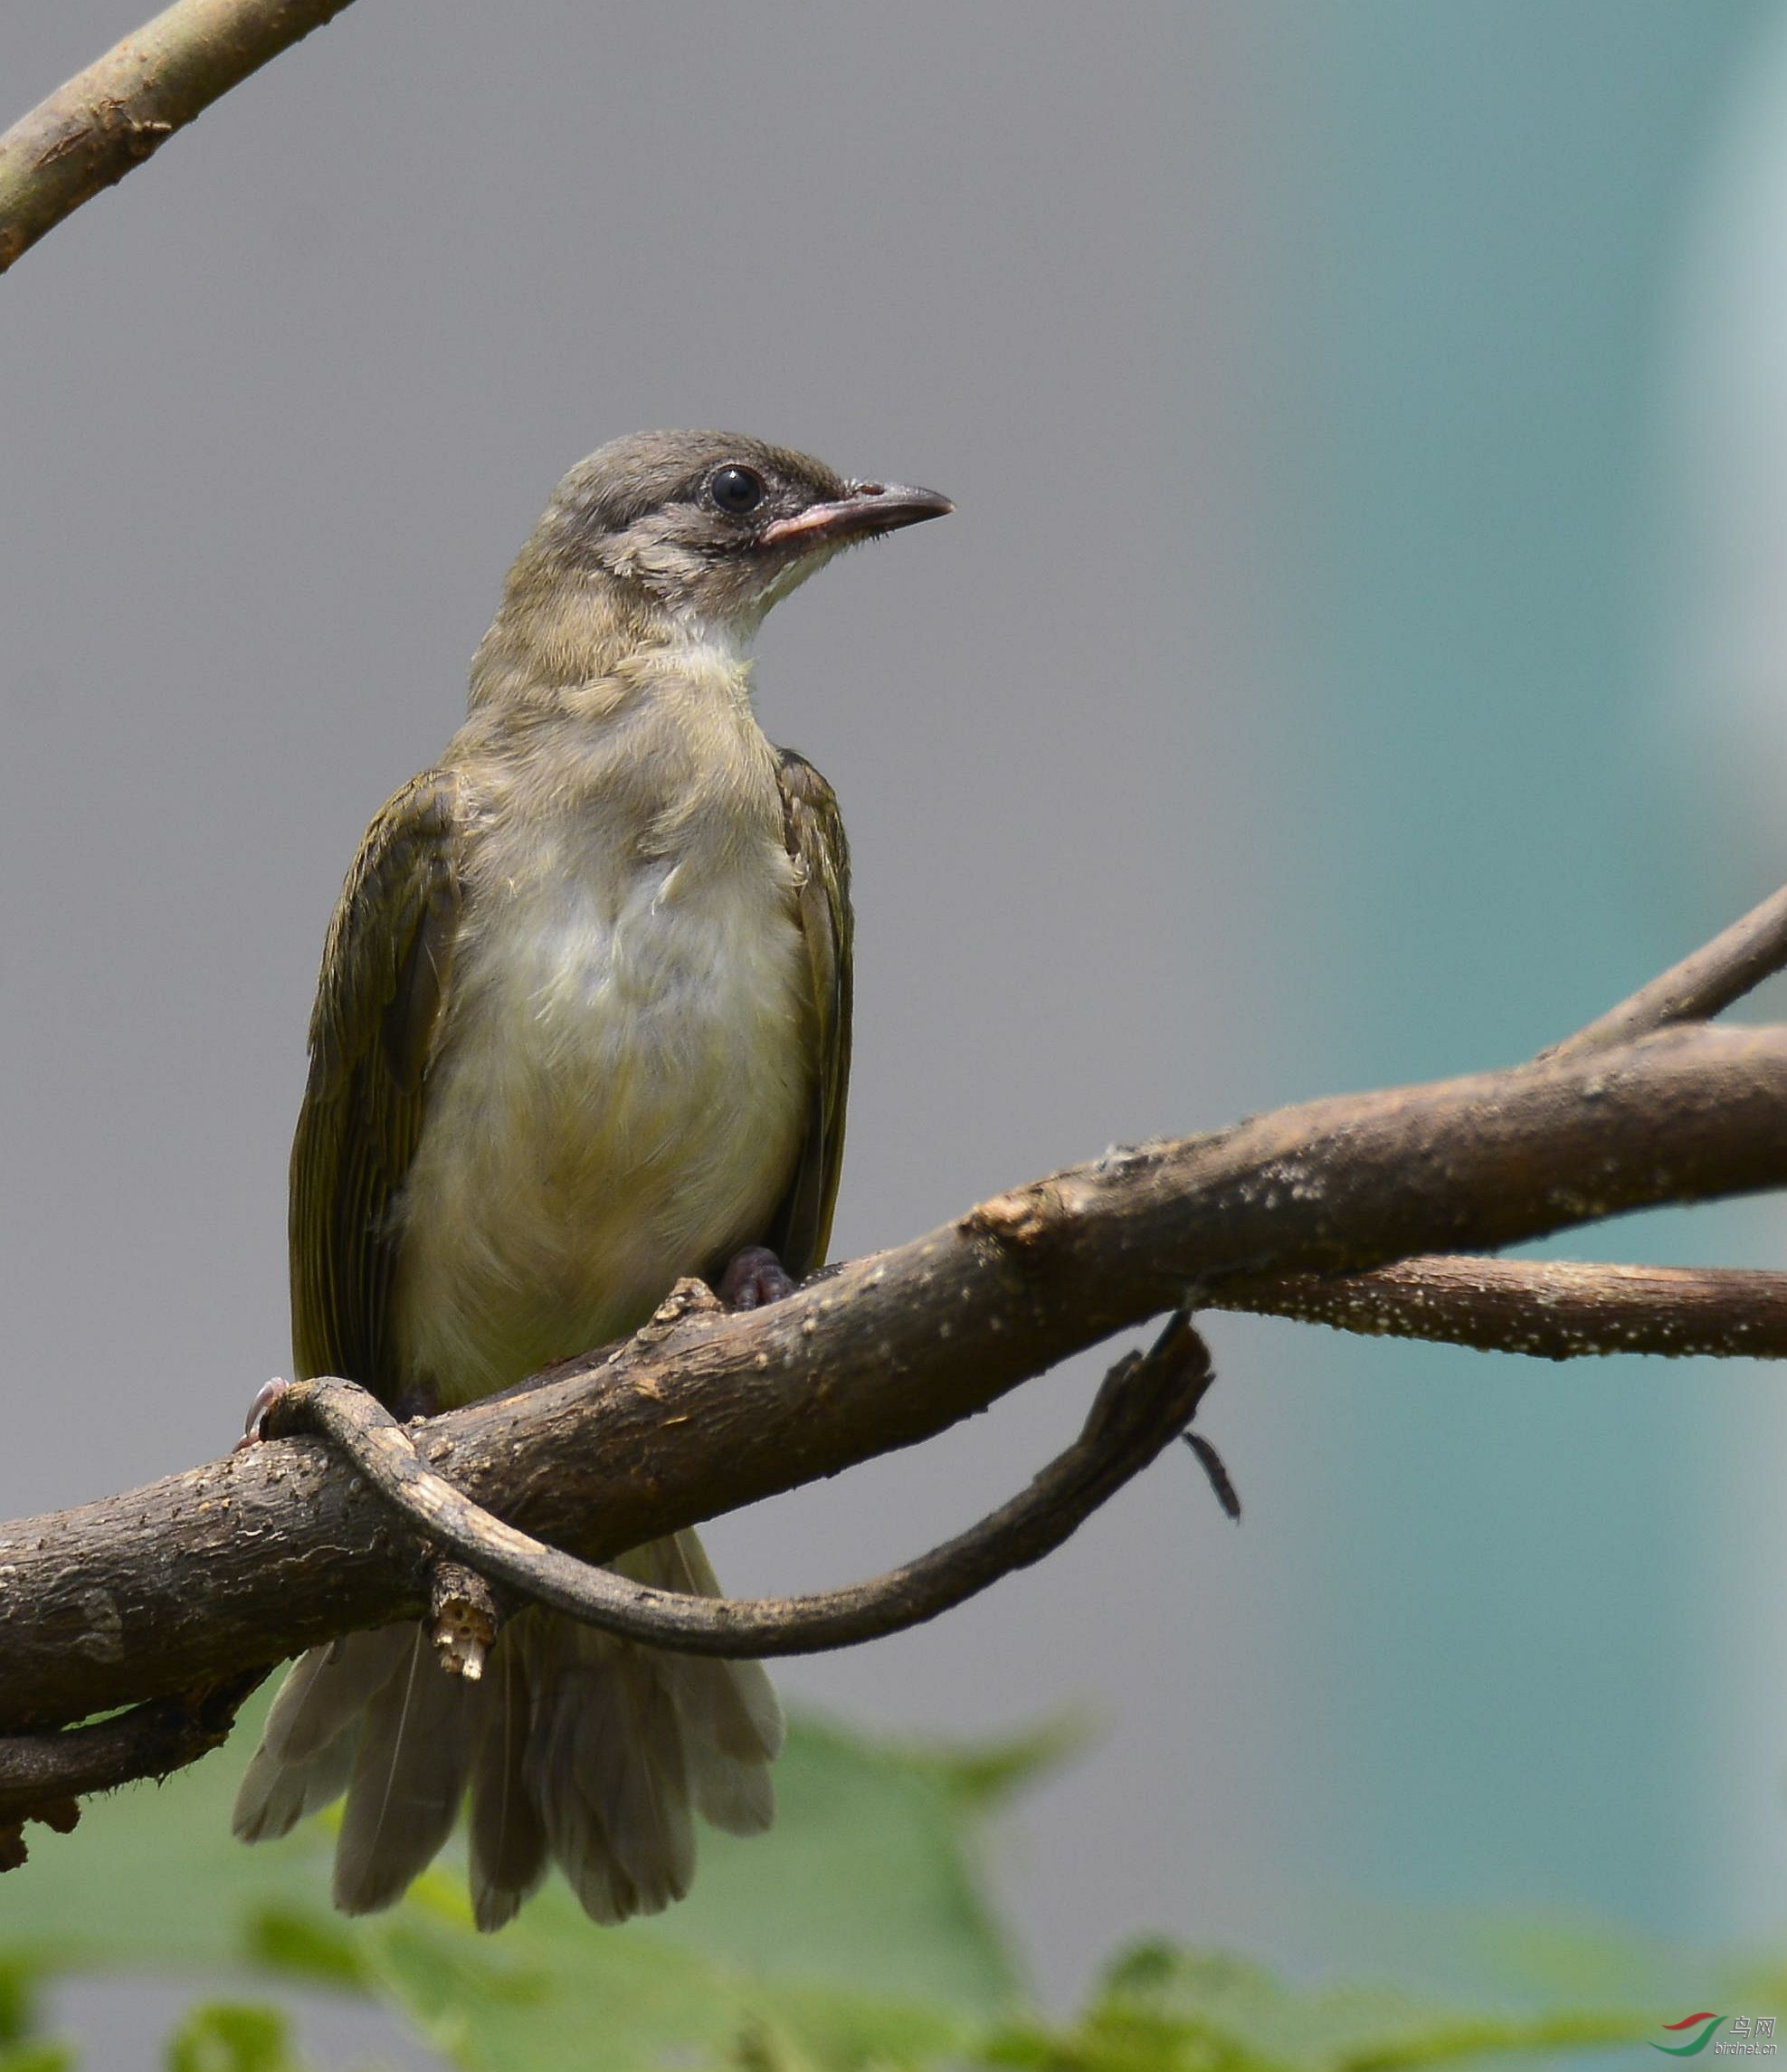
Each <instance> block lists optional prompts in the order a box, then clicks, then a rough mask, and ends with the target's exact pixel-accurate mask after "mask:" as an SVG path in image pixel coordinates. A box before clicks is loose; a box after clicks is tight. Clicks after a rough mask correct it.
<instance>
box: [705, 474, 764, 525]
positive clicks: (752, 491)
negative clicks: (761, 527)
mask: <svg viewBox="0 0 1787 2072" xmlns="http://www.w3.org/2000/svg"><path fill="white" fill-rule="evenodd" d="M708 494H709V495H710V496H711V497H712V498H713V499H714V502H715V503H716V504H717V505H718V507H719V508H720V509H721V510H723V511H729V512H730V513H731V514H732V516H733V517H734V518H742V517H743V516H744V515H745V513H746V511H754V510H756V508H757V506H758V505H759V504H760V503H762V501H763V500H764V496H765V489H764V484H763V477H762V476H761V475H759V474H756V473H754V472H753V470H751V469H749V468H740V467H737V466H733V467H727V468H717V469H715V470H714V479H713V480H712V481H711V482H709V483H708Z"/></svg>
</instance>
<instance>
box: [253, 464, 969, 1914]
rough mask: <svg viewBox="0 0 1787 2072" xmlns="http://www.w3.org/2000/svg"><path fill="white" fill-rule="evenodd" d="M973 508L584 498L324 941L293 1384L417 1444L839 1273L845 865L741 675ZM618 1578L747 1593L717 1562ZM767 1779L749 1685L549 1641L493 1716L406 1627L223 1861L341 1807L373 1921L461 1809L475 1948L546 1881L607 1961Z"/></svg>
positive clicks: (294, 1708) (638, 467) (341, 1671)
mask: <svg viewBox="0 0 1787 2072" xmlns="http://www.w3.org/2000/svg"><path fill="white" fill-rule="evenodd" d="M952 508H954V507H953V506H952V505H951V503H950V501H949V499H947V498H946V497H943V496H940V495H938V494H937V493H936V491H934V490H930V489H917V488H912V487H908V486H906V485H904V484H899V483H894V482H887V481H875V480H846V479H845V478H844V477H842V476H840V475H838V474H837V473H835V472H834V471H833V470H832V469H831V468H829V467H828V466H826V465H825V464H824V463H823V462H822V461H817V460H814V459H813V458H812V457H811V456H809V455H806V454H803V453H800V452H796V451H792V450H790V449H788V448H785V447H780V446H775V445H770V444H767V443H765V442H763V441H760V440H756V439H752V438H746V437H743V436H740V435H737V434H734V433H730V432H708V431H697V432H642V433H639V434H635V435H633V436H631V437H628V438H623V439H618V440H615V441H613V442H611V443H609V444H607V445H605V446H603V447H601V448H600V449H599V450H598V451H595V452H594V453H593V454H591V455H590V456H589V457H588V458H587V459H586V460H585V461H581V462H580V463H579V464H578V465H577V466H575V467H574V468H573V469H572V470H570V472H569V473H568V474H566V476H565V478H564V479H563V480H562V481H560V482H559V484H558V486H557V488H556V490H555V491H554V493H553V495H552V498H551V499H550V501H549V502H548V504H547V508H546V511H545V514H544V516H543V517H542V518H540V520H539V523H538V525H537V527H536V528H535V529H534V531H533V533H532V535H531V537H529V538H528V542H527V544H526V545H525V546H524V547H523V548H522V550H521V553H520V555H519V556H518V559H517V560H516V562H515V564H514V566H513V567H512V568H511V569H510V570H509V577H508V580H507V583H506V585H505V586H504V590H503V594H502V597H501V601H500V604H499V608H498V610H497V613H496V616H495V619H494V620H493V622H492V623H491V625H490V630H489V632H487V633H486V634H485V636H484V639H483V641H482V642H481V644H480V647H479V649H478V651H477V654H476V656H475V658H474V660H473V661H472V665H471V696H470V699H469V704H468V711H467V718H466V720H465V723H464V725H463V726H462V727H461V728H460V729H459V731H458V732H457V733H456V734H455V735H454V736H453V737H452V740H451V741H450V742H449V743H448V745H447V747H446V749H445V751H444V752H443V753H442V756H441V757H440V759H439V761H438V762H437V763H436V764H435V765H434V766H433V767H432V769H429V770H426V771H424V772H423V774H422V775H419V776H417V777H415V778H413V780H412V781H411V782H410V783H409V784H405V785H404V787H403V789H402V790H401V791H399V792H398V793H396V794H395V795H394V797H393V798H392V799H391V800H390V801H389V802H388V803H386V804H385V807H384V808H383V809H382V810H381V812H380V813H378V814H377V816H376V818H375V820H374V821H373V822H372V825H371V827H370V828H369V829H368V831H367V832H366V837H365V839H364V841H362V843H361V845H360V848H359V851H358V853H357V854H356V857H355V859H354V861H353V864H352V866H351V868H350V869H349V870H348V873H347V880H346V883H345V885H344V887H343V889H342V892H341V896H340V899H339V901H338V903H337V907H336V909H335V913H334V917H333V918H332V920H331V921H330V923H329V927H328V936H327V938H326V942H325V946H324V951H323V959H322V969H321V974H320V976H319V979H318V988H317V995H316V1004H315V1007H314V1009H313V1011H312V1014H311V1019H310V1023H309V1077H308V1080H307V1084H306V1088H305V1092H304V1097H303V1100H302V1104H301V1107H300V1110H299V1118H298V1125H297V1130H296V1134H295V1137H294V1141H293V1145H292V1155H291V1172H290V1216H289V1221H290V1254H291V1307H292V1342H293V1343H292V1353H293V1359H294V1363H295V1371H296V1373H297V1374H298V1375H299V1377H300V1378H304V1377H309V1376H313V1375H321V1374H335V1375H341V1376H346V1377H347V1378H348V1379H351V1380H353V1381H356V1382H358V1383H361V1384H363V1385H364V1386H365V1387H366V1388H367V1389H369V1390H370V1391H372V1392H374V1393H375V1395H376V1396H378V1397H379V1399H380V1400H381V1401H382V1402H385V1403H386V1404H387V1405H388V1406H390V1407H391V1408H392V1409H393V1410H394V1411H396V1412H397V1413H399V1414H400V1415H403V1416H405V1417H408V1416H415V1415H427V1414H432V1413H433V1412H435V1411H440V1410H443V1409H448V1408H452V1407H453V1406H455V1405H458V1404H461V1403H463V1402H469V1401H471V1400H473V1399H475V1398H477V1397H480V1396H482V1395H486V1394H489V1393H490V1392H494V1391H498V1390H501V1389H504V1388H508V1387H509V1386H511V1385H512V1384H513V1383H517V1382H518V1381H520V1380H522V1379H523V1378H524V1377H526V1376H527V1375H528V1374H531V1373H535V1372H537V1370H538V1369H540V1368H541V1367H543V1366H546V1365H547V1364H550V1363H552V1362H555V1361H557V1360H560V1359H564V1358H566V1357H567V1356H570V1355H573V1354H578V1353H581V1352H584V1351H585V1350H587V1349H589V1348H591V1347H594V1346H598V1345H604V1344H605V1343H607V1342H609V1341H610V1340H613V1339H614V1338H616V1337H619V1336H622V1335H624V1334H626V1333H628V1332H630V1331H632V1330H634V1329H636V1328H638V1327H639V1326H641V1325H642V1324H643V1323H644V1322H645V1321H646V1320H647V1319H648V1318H649V1317H650V1316H651V1313H652V1311H653V1309H654V1308H655V1307H657V1305H658V1304H659V1303H660V1302H661V1300H662V1298H663V1297H665V1295H666V1294H667V1293H668V1292H669V1290H670V1288H671V1287H672V1286H673V1285H674V1283H675V1282H676V1281H677V1280H678V1279H679V1278H682V1277H684V1276H687V1275H699V1276H700V1277H702V1278H705V1279H707V1280H708V1281H709V1282H710V1284H712V1285H714V1286H715V1288H716V1290H717V1292H718V1294H719V1296H720V1297H721V1298H722V1300H724V1301H726V1302H727V1303H729V1304H730V1305H732V1306H733V1307H755V1306H756V1305H757V1304H759V1303H762V1302H765V1301H770V1300H774V1299H775V1298H777V1297H779V1296H781V1295H783V1294H785V1293H787V1292H788V1291H789V1290H790V1289H791V1288H793V1287H794V1284H795V1282H796V1281H797V1280H798V1279H799V1278H801V1277H803V1275H805V1274H807V1273H809V1272H811V1271H812V1270H813V1269H814V1268H815V1267H817V1266H818V1265H820V1264H822V1261H823V1259H824V1256H825V1249H826V1245H827V1242H828V1240H829V1237H830V1231H831V1224H832V1210H833V1204H834V1202H835V1201H836V1198H837V1192H838V1183H839V1174H840V1170H841V1155H842V1146H843V1128H844V1098H845V1091H846V1085H847V1080H848V1077H849V1066H850V1050H851V947H852V940H851V906H850V865H849V855H848V851H847V848H846V844H845V839H844V830H843V823H842V821H841V817H840V813H839V809H838V803H837V800H836V797H835V795H834V794H833V793H832V788H831V786H830V785H829V784H827V783H826V782H825V780H824V779H823V778H822V776H821V775H819V773H818V772H817V771H816V770H815V769H814V768H813V765H811V764H810V763H808V762H806V761H805V760H804V759H803V757H802V756H798V755H796V754H794V752H793V751H792V750H789V749H777V748H775V747H773V746H771V745H770V743H769V741H768V739H767V737H765V734H764V732H763V730H762V728H761V727H760V726H759V725H758V723H757V719H756V715H755V712H754V709H753V706H752V700H751V672H752V661H751V652H752V643H753V640H754V637H755V635H756V632H757V629H758V627H759V626H760V624H761V623H762V621H763V618H764V616H765V613H767V612H768V611H769V610H770V608H771V607H772V606H773V605H774V604H777V603H779V602H780V601H781V600H782V599H783V598H784V597H785V596H787V595H788V594H789V593H790V592H791V591H793V590H794V588H795V587H796V586H797V585H800V584H801V583H803V582H804V581H805V580H806V578H807V577H808V576H809V575H813V573H814V572H815V571H816V570H817V569H819V568H820V567H822V566H823V565H824V564H825V563H826V562H827V561H828V560H830V559H831V558H832V556H835V555H836V554H838V553H839V552H840V551H841V549H843V548H845V547H850V546H851V545H853V544H855V543H857V542H859V541H863V540H868V539H872V538H875V537H879V536H880V535H883V534H886V533H889V532H892V531H894V530H896V529H898V528H902V527H907V526H911V525H916V524H917V523H920V522H921V521H924V520H927V519H929V518H939V517H942V516H944V515H945V514H946V513H947V512H948V511H950V510H951V509H952ZM613 1566H614V1567H615V1568H617V1569H619V1570H621V1571H622V1572H623V1573H625V1574H627V1575H630V1576H632V1578H634V1579H635V1580H636V1581H640V1582H643V1583H651V1584H653V1585H655V1586H657V1587H660V1588H663V1589H670V1590H680V1591H692V1592H703V1593H706V1594H708V1595H717V1594H718V1583H717V1582H716V1580H715V1577H714V1573H713V1570H712V1568H711V1566H710V1565H709V1564H708V1559H707V1556H706V1554H705V1553H704V1552H703V1550H702V1547H701V1544H700V1542H699V1539H698V1537H697V1536H696V1535H695V1534H694V1533H693V1532H690V1531H684V1532H680V1533H677V1534H676V1535H673V1536H672V1537H669V1538H665V1539H661V1540H656V1541H653V1542H651V1543H650V1544H647V1545H644V1546H642V1547H638V1548H634V1549H632V1550H631V1551H630V1552H629V1553H628V1554H623V1555H622V1556H621V1557H619V1558H618V1559H617V1560H616V1561H615V1562H614V1563H613ZM782 1738H783V1721H782V1714H781V1710H780V1706H779V1705H778V1702H777V1699H776V1696H775V1688H774V1687H773V1685H772V1684H771V1682H770V1680H769V1678H768V1676H767V1675H766V1673H765V1670H764V1669H763V1668H762V1666H761V1664H759V1663H756V1662H748V1661H736V1662H732V1661H719V1660H708V1659H697V1658H694V1657H689V1656H680V1655H675V1654H670V1653H665V1652H662V1651H660V1650H654V1649H646V1648H642V1647H639V1646H637V1645H635V1644H633V1643H631V1642H628V1641H624V1640H618V1639H615V1638H613V1637H611V1636H609V1635H607V1634H604V1633H601V1632H598V1631H596V1630H594V1629H592V1628H588V1627H585V1626H581V1625H579V1624H577V1623H576V1622H575V1621H572V1620H569V1619H567V1618H566V1617H564V1616H562V1615H560V1614H557V1613H551V1612H547V1611H544V1610H543V1609H541V1608H539V1607H533V1608H529V1609H528V1610H526V1611H522V1612H521V1613H520V1614H519V1615H518V1617H516V1618H514V1619H512V1620H511V1621H509V1623H508V1624H507V1625H506V1626H505V1627H504V1628H503V1630H502V1631H501V1632H500V1633H499V1636H498V1638H497V1640H496V1642H495V1644H494V1646H493V1648H492V1649H491V1650H490V1659H489V1661H488V1663H487V1664H486V1666H485V1668H484V1672H483V1675H482V1676H481V1678H480V1679H479V1680H478V1681H476V1682H472V1681H469V1680H467V1679H466V1678H460V1677H454V1676H450V1675H449V1674H447V1673H446V1671H445V1670H444V1669H443V1668H442V1667H441V1666H440V1664H439V1663H437V1661H436V1660H435V1659H434V1656H433V1652H432V1648H431V1646H430V1643H429V1640H428V1637H427V1634H426V1632H425V1631H424V1630H423V1627H421V1626H420V1625H415V1624H407V1625H398V1626H390V1627H385V1628H381V1629H378V1630H370V1631H361V1632H356V1633H352V1634H349V1635H347V1637H346V1638H345V1639H343V1640H337V1641H336V1642H335V1643H333V1644H332V1645H330V1646H327V1647H322V1648H318V1649H312V1650H311V1651H310V1652H309V1654H306V1655H304V1656H302V1657H300V1658H299V1660H298V1661H297V1662H296V1663H295V1664H294V1665H293V1666H292V1668H290V1671H289V1672H288V1674H287V1677H286V1679H285V1681H284V1683H283V1684H282V1686H281V1687H280V1690H279V1692H278V1694H277V1696H276V1697H275V1698H274V1700H273V1703H272V1706H271V1708H270V1710H269V1712H268V1716H267V1719H266V1723H265V1726H264V1729H263V1731H262V1734H261V1741H260V1744H259V1746H258V1747H257V1748H256V1750H255V1752H254V1754H253V1755H252V1758H251V1760H250V1762H249V1764H248V1767H247V1769H246V1771H245V1773H244V1774H243V1777H242V1783H241V1787H240V1790H239V1792H238V1794H237V1797H236V1801H235V1806H234V1811H233V1830H234V1832H235V1833H236V1834H237V1835H238V1836H239V1837H241V1838H242V1839H244V1840H248V1841H259V1840H262V1839H268V1838H271V1837H273V1836H276V1835H280V1834H284V1833H286V1832H287V1831H289V1830H290V1829H291V1827H292V1826H293V1825H294V1824H295V1823H296V1822H297V1821H298V1820H299V1819H300V1818H301V1817H302V1816H303V1815H305V1814H306V1813H309V1812H312V1811H316V1810H318V1808H320V1807H322V1806H325V1805H328V1804H329V1803H331V1802H332V1801H334V1800H336V1799H337V1798H339V1797H342V1796H343V1795H344V1794H345V1797H346V1805H345V1809H344V1811H343V1813H342V1817H341V1822H340V1828H339V1831H338V1834H337V1846H336V1855H335V1867H334V1882H333V1898H334V1902H335V1904H336V1906H337V1907H339V1908H340V1909H341V1910H342V1911H343V1912H345V1913H347V1914H363V1913H366V1912H370V1911H373V1910H375V1909H377V1908H381V1907H385V1906H390V1905H392V1904H393V1903H394V1901H396V1900H397V1899H398V1898H399V1897H400V1896H402V1895H403V1893H404V1891H405V1890H406V1889H407V1887H408V1886H409V1885H410V1883H411V1882H412V1880H413V1878H414V1877H416V1876H417V1875H418V1874H419V1873H420V1872H421V1871H422V1870H423V1868H425V1867H426V1866H427V1865H428V1864H429V1863H430V1862H431V1861H432V1859H433V1858H434V1856H435V1855H436V1853H437V1852H438V1851H439V1849H441V1848H442V1845H443V1843H444V1842H445V1841H446V1839H447V1838H448V1836H449V1834H450V1833H451V1831H452V1827H453V1823H454V1821H455V1819H456V1817H457V1814H458V1811H459V1808H460V1806H461V1801H464V1800H466V1799H467V1798H469V1800H470V1808H471V1812H470V1824H469V1848H468V1856H469V1863H470V1878H471V1903H472V1912H473V1915H474V1917H475V1919H476V1921H477V1924H478V1925H479V1927H480V1928H481V1929H485V1930H493V1929H496V1928H499V1927H501V1926H502V1925H504V1924H505V1923H506V1922H508V1921H509V1920H510V1919H512V1918H513V1917H514V1915H515V1914H516V1912H517V1910H518V1908H519V1906H521V1904H522V1902H523V1901H524V1900H525V1899H526V1898H527V1897H528V1895H529V1894H531V1893H532V1892H533V1891H535V1890H536V1889H537V1887H539V1885H540V1884H541V1882H542V1881H543V1879H544V1877H546V1875H547V1870H548V1868H549V1867H550V1866H551V1865H552V1864H555V1863H556V1865H557V1866H558V1868H560V1869H561V1870H562V1871H563V1873H564V1874H565V1876H566V1878H567V1879H568V1881H569V1883H570V1885H571V1887H572V1889H573V1890H574V1892H575V1895H576V1897H577V1899H578V1900H579V1902H580V1903H581V1905H582V1906H583V1908H584V1911H585V1913H586V1914H587V1915H589V1916H590V1917H591V1918H592V1919H593V1920H595V1921H597V1922H614V1921H621V1920H624V1919H626V1918H628V1917H629V1916H631V1915H634V1914H644V1913H653V1912H657V1911H659V1910H661V1908H663V1907H664V1906H668V1905H669V1904H670V1902H672V1901H673V1900H676V1899H679V1898H680V1897H681V1896H683V1895H684V1894H686V1892H687V1891H688V1889H689V1881H690V1879H691V1877H692V1876H693V1874H694V1868H695V1850H696V1844H695V1833H694V1825H693V1821H692V1819H691V1813H693V1812H699V1814H700V1815H701V1816H702V1817H703V1819H705V1820H707V1821H708V1822H709V1823H711V1824H712V1825H713V1826H715V1827H717V1828H719V1829H722V1830H726V1831H727V1832H730V1833H734V1834H753V1833H756V1832H760V1831H761V1830H764V1829H765V1828H767V1827H768V1826H769V1825H770V1823H771V1821H772V1819H773V1817H774V1810H775V1797H774V1790H773V1784H772V1780H771V1773H770V1765H771V1764H772V1763H773V1762H774V1760H775V1755H776V1754H777V1752H778V1750H779V1749H780V1746H781V1744H782Z"/></svg>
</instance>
